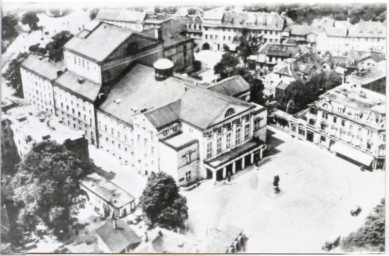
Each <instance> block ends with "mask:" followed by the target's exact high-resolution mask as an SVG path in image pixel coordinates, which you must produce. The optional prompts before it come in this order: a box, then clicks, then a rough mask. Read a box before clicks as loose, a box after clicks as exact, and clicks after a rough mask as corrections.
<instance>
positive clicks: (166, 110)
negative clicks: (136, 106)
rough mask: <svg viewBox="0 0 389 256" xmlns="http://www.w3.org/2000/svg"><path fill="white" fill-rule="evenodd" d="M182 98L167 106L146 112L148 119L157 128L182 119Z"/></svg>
mask: <svg viewBox="0 0 389 256" xmlns="http://www.w3.org/2000/svg"><path fill="white" fill-rule="evenodd" d="M180 109H181V100H177V101H174V102H172V103H169V104H167V105H166V106H163V107H160V108H157V109H154V110H151V111H149V112H146V113H145V116H146V117H147V119H148V120H149V121H150V122H151V123H152V124H153V126H154V127H155V128H156V129H161V128H163V127H165V126H166V125H169V124H172V123H174V122H177V121H179V120H180Z"/></svg>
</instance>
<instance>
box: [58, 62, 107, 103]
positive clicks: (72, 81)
mask: <svg viewBox="0 0 389 256" xmlns="http://www.w3.org/2000/svg"><path fill="white" fill-rule="evenodd" d="M80 78H81V76H80V75H77V74H76V73H74V72H72V71H69V70H67V71H66V72H65V73H63V74H62V75H61V76H60V77H59V78H58V79H57V80H55V84H56V85H57V86H60V87H62V88H64V89H65V90H69V91H71V92H73V93H74V94H77V95H80V96H82V97H84V98H86V99H88V100H90V101H92V102H94V101H95V100H96V99H97V96H98V94H99V92H100V89H101V84H97V83H94V82H92V81H90V80H88V79H85V78H82V82H81V83H80V80H79V79H80Z"/></svg>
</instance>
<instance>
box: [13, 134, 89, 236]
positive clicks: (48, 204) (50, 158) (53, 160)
mask: <svg viewBox="0 0 389 256" xmlns="http://www.w3.org/2000/svg"><path fill="white" fill-rule="evenodd" d="M93 169H94V165H93V164H92V163H91V162H90V161H88V160H85V159H83V160H81V159H80V158H79V157H78V155H75V154H74V153H72V152H71V151H69V150H67V149H66V148H65V147H64V146H63V145H59V144H57V143H55V142H51V141H44V142H41V143H40V144H38V145H36V146H35V147H34V148H33V149H32V150H31V151H30V152H29V153H28V154H27V155H26V156H25V158H24V159H23V160H22V162H21V163H20V164H19V166H18V171H17V173H16V174H15V176H13V177H12V178H11V180H10V181H9V184H11V187H12V189H13V190H12V193H11V192H9V193H11V195H12V200H13V202H14V204H15V205H16V206H17V207H18V209H19V212H18V215H17V220H16V222H17V224H19V225H20V226H22V227H23V230H24V231H27V232H34V231H35V230H36V227H37V225H38V224H39V223H43V224H45V225H46V226H47V227H48V228H49V229H50V230H52V231H53V234H54V235H56V236H57V237H58V238H59V239H63V238H65V237H66V236H67V235H68V234H69V232H70V231H71V227H72V224H73V223H74V221H75V216H76V214H77V213H78V211H79V209H80V208H82V207H83V206H84V203H85V202H84V199H83V198H82V197H80V195H83V194H84V191H83V190H82V189H81V187H80V181H81V179H83V178H84V177H85V176H86V175H88V174H89V173H90V172H91V171H93ZM26 191H28V193H26Z"/></svg>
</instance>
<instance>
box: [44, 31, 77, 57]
mask: <svg viewBox="0 0 389 256" xmlns="http://www.w3.org/2000/svg"><path fill="white" fill-rule="evenodd" d="M72 37H73V35H72V33H70V32H69V31H61V32H59V33H57V34H56V35H54V36H53V37H52V38H51V39H52V41H51V42H50V43H48V44H47V45H46V50H47V51H48V52H49V58H50V59H51V60H52V61H56V62H57V61H61V60H62V59H63V47H64V45H65V44H66V43H67V42H68V41H69V40H70V39H71V38H72Z"/></svg>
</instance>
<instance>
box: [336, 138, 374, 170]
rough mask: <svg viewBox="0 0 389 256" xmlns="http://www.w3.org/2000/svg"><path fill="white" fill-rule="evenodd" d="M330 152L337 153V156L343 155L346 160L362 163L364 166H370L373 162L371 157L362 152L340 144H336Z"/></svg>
mask: <svg viewBox="0 0 389 256" xmlns="http://www.w3.org/2000/svg"><path fill="white" fill-rule="evenodd" d="M331 150H332V151H334V152H336V153H338V154H341V155H344V156H346V157H348V158H351V159H353V160H354V161H357V162H359V163H362V164H363V165H365V166H370V165H371V163H372V162H373V160H374V158H373V156H371V155H369V154H367V153H363V152H361V151H359V150H358V149H355V148H353V147H351V146H348V145H346V144H343V143H340V142H336V143H335V144H334V145H333V146H332V147H331Z"/></svg>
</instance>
